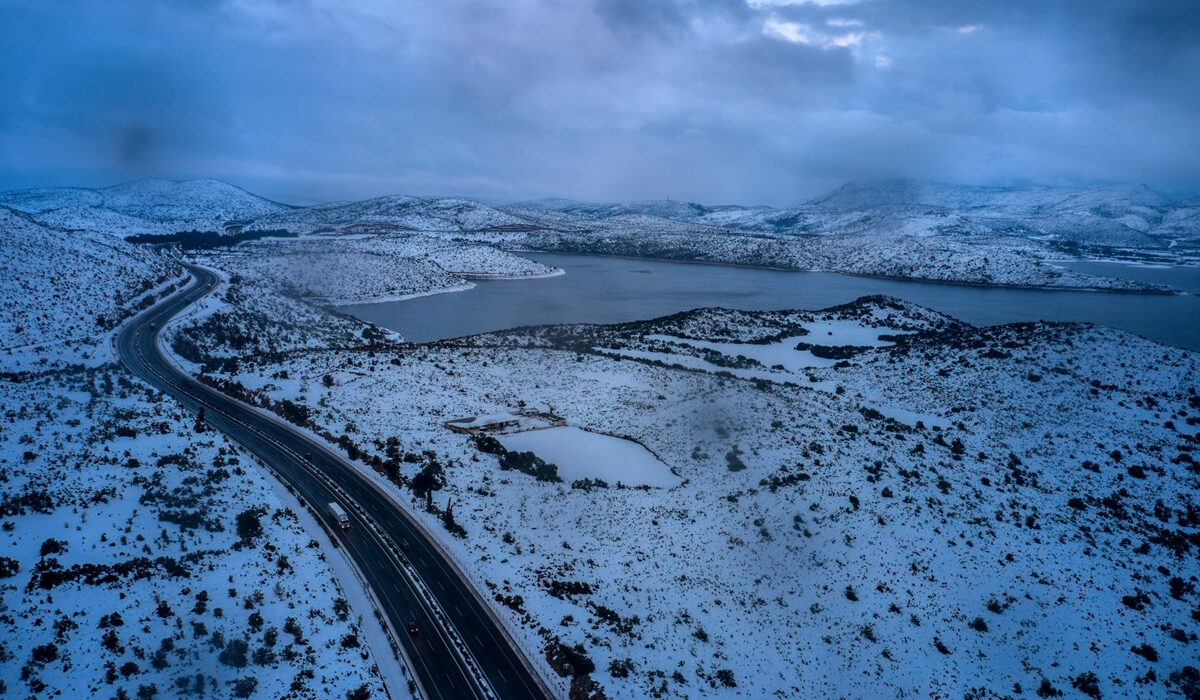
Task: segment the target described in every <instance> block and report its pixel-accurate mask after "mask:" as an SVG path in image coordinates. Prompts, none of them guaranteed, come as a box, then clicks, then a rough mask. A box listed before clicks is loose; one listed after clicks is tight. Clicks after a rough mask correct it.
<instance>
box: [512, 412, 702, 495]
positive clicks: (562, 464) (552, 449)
mask: <svg viewBox="0 0 1200 700" xmlns="http://www.w3.org/2000/svg"><path fill="white" fill-rule="evenodd" d="M498 439H499V440H500V442H501V444H503V445H504V447H505V448H507V449H508V450H510V451H512V452H533V453H534V454H536V455H537V456H538V457H540V458H542V459H543V460H545V461H546V462H549V463H551V464H554V465H556V466H558V475H559V476H560V477H561V478H562V479H563V480H564V481H566V482H568V483H570V482H573V481H577V480H579V479H601V480H603V481H606V482H608V483H610V484H613V485H616V484H624V485H626V486H642V485H645V486H658V487H663V488H667V487H671V486H675V485H677V484H678V483H679V478H678V477H676V476H675V475H674V474H672V473H671V469H670V468H669V467H668V466H667V465H665V464H663V463H662V462H661V461H659V459H658V458H657V457H655V456H654V455H653V454H652V453H651V452H650V451H649V450H647V449H646V448H645V447H643V446H641V445H639V444H637V443H636V442H633V441H631V440H624V439H622V438H619V437H614V436H612V435H602V434H600V433H593V432H591V431H588V430H582V429H580V428H577V427H575V426H573V425H564V426H559V427H556V428H545V429H542V430H527V431H525V432H521V433H510V434H507V435H501V436H499V438H498Z"/></svg>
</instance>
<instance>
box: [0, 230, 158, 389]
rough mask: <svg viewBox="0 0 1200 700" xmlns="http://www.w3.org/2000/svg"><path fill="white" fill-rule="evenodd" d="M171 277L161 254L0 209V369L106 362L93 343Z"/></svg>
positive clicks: (101, 348) (103, 351)
mask: <svg viewBox="0 0 1200 700" xmlns="http://www.w3.org/2000/svg"><path fill="white" fill-rule="evenodd" d="M179 272H180V270H179V268H178V267H177V266H176V264H175V261H174V260H173V259H171V258H170V257H169V256H167V255H165V254H163V253H161V252H158V251H154V250H150V249H147V248H143V247H140V246H135V245H132V244H130V243H126V242H125V241H123V240H121V239H119V238H117V237H114V236H109V235H107V234H103V233H95V232H91V231H76V232H64V231H59V230H55V229H51V228H48V227H46V226H43V225H42V224H39V223H37V222H36V221H33V220H32V219H31V218H30V216H29V215H27V214H23V213H21V212H18V211H15V210H13V209H9V208H7V207H0V306H3V308H4V313H3V314H0V366H3V367H4V368H5V369H15V368H17V367H22V368H33V367H34V366H37V365H43V366H44V365H53V364H56V363H61V362H71V363H75V362H85V361H86V362H88V363H89V364H94V363H96V362H101V361H105V360H107V359H110V358H109V356H108V354H107V348H106V347H105V346H104V345H103V343H100V344H99V345H97V339H98V338H100V337H102V336H104V335H106V334H107V333H109V332H110V331H111V330H112V329H113V328H115V327H116V325H117V324H118V322H119V321H120V320H121V319H123V318H124V317H126V316H128V315H129V314H131V313H132V312H133V311H134V309H135V308H136V307H137V305H138V302H141V301H143V300H144V299H145V295H146V293H147V292H149V291H150V290H152V289H154V288H156V287H158V286H160V285H161V284H163V283H165V282H167V281H168V280H170V279H171V278H172V277H174V276H176V275H178V274H179Z"/></svg>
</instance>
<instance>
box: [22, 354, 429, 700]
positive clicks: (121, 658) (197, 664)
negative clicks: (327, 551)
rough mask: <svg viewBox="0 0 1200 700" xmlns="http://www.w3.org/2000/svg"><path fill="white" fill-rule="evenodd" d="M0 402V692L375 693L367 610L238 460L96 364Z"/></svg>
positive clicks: (221, 442) (25, 385)
mask: <svg viewBox="0 0 1200 700" xmlns="http://www.w3.org/2000/svg"><path fill="white" fill-rule="evenodd" d="M0 404H2V405H3V406H4V411H5V414H6V423H5V425H4V429H3V430H0V474H3V481H4V485H3V489H0V522H2V524H3V525H2V528H3V532H2V533H0V543H2V545H0V552H2V556H0V610H2V612H3V614H2V615H0V688H3V689H4V690H6V691H7V692H8V693H12V694H13V695H14V696H20V697H27V696H28V697H54V696H57V697H68V698H83V697H112V696H118V697H126V696H127V697H138V696H140V697H149V696H152V695H155V694H157V696H158V697H181V696H185V695H189V694H199V695H203V696H211V697H279V696H282V695H284V694H286V693H291V695H290V696H291V697H297V698H344V697H347V696H348V695H349V694H354V695H353V696H354V697H355V698H367V697H384V689H383V686H382V683H381V681H380V678H379V675H378V673H377V672H376V669H375V661H374V659H373V658H372V657H371V655H370V653H369V652H368V648H367V639H366V637H365V636H364V630H363V626H362V621H361V615H371V614H372V613H371V611H370V610H353V609H351V608H350V606H349V604H348V603H347V598H348V597H349V598H353V596H347V594H346V592H345V591H343V590H342V589H341V588H339V586H338V585H337V584H336V583H335V582H334V578H333V572H332V570H331V568H330V564H329V563H328V562H326V561H325V557H324V555H323V554H322V550H321V549H320V548H319V547H318V546H317V543H316V542H315V541H313V539H312V537H311V536H310V534H309V533H307V532H306V531H305V530H304V529H303V528H302V527H301V525H300V522H299V520H298V519H297V514H296V513H295V512H293V511H292V510H290V508H289V507H288V506H286V505H285V504H284V503H283V502H282V501H281V500H280V497H279V495H278V493H277V488H278V487H277V486H276V485H275V484H273V483H272V479H273V477H271V476H270V475H269V474H268V473H267V472H266V470H265V469H264V468H263V467H261V466H259V465H258V464H256V463H255V462H254V461H253V459H252V458H250V457H248V456H247V455H246V454H245V453H243V452H242V451H241V450H240V449H238V448H236V447H234V446H233V445H231V444H230V443H229V442H228V441H227V440H225V439H224V438H223V437H222V436H221V435H220V434H217V433H214V432H213V431H212V429H211V428H209V429H207V430H205V431H203V432H198V431H197V430H196V425H195V419H194V418H193V417H192V416H190V415H188V414H186V413H185V412H183V411H182V409H180V408H179V407H178V406H177V405H176V404H175V403H174V402H173V401H171V400H169V399H165V398H164V397H163V396H162V395H160V394H158V393H157V392H155V391H153V390H151V389H149V388H148V387H146V386H145V385H143V384H141V383H140V382H137V381H134V380H131V379H130V377H129V376H128V375H127V374H125V373H124V372H123V371H121V370H117V369H114V368H111V367H105V368H101V369H96V370H81V371H75V372H69V373H59V374H52V375H43V376H30V377H27V378H26V379H24V380H23V381H21V382H19V383H16V382H8V381H5V382H0ZM372 624H373V621H372ZM289 689H290V690H289ZM405 691H406V689H405V688H404V687H403V686H401V687H400V688H399V689H398V691H397V692H401V693H403V692H405Z"/></svg>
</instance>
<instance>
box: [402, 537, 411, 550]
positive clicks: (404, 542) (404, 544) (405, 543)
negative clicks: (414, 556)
mask: <svg viewBox="0 0 1200 700" xmlns="http://www.w3.org/2000/svg"><path fill="white" fill-rule="evenodd" d="M410 549H412V543H410V542H409V541H408V540H406V539H403V538H401V539H400V551H401V552H407V551H408V550H410Z"/></svg>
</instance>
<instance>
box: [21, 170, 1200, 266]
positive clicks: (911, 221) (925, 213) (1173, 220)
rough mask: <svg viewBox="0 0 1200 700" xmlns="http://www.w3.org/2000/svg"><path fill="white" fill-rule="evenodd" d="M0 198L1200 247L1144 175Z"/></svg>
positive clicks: (153, 189) (313, 220)
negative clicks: (614, 197) (287, 200)
mask: <svg viewBox="0 0 1200 700" xmlns="http://www.w3.org/2000/svg"><path fill="white" fill-rule="evenodd" d="M0 205H3V206H6V207H9V208H12V209H15V210H18V211H21V212H24V213H27V214H29V215H30V216H32V217H33V218H34V219H36V220H37V221H39V222H41V223H44V224H47V225H50V226H54V227H56V228H65V229H72V228H87V229H89V230H91V229H97V228H98V229H101V230H104V231H106V232H109V233H115V234H118V235H124V236H127V235H132V234H136V233H161V232H174V231H176V230H180V229H181V228H185V227H186V228H198V229H209V230H217V231H220V230H223V229H225V228H228V227H232V226H237V227H253V228H260V229H286V230H289V231H293V232H297V233H301V234H306V233H355V232H371V231H377V232H381V231H387V230H413V231H425V232H439V233H471V234H479V233H486V232H520V231H534V230H556V231H597V230H606V229H621V230H629V229H645V230H647V231H652V232H663V231H673V232H686V231H696V232H704V233H718V232H722V231H725V232H737V233H747V232H748V233H762V234H768V235H783V236H788V235H863V234H871V235H939V234H940V235H946V234H957V235H964V236H980V235H983V236H988V235H992V236H995V235H1004V236H1020V237H1027V238H1040V239H1047V240H1057V241H1066V242H1071V243H1076V244H1082V245H1098V246H1112V247H1125V248H1136V249H1150V250H1155V249H1159V250H1161V249H1170V248H1173V247H1180V246H1182V247H1184V248H1186V249H1195V248H1197V247H1200V199H1198V198H1191V199H1177V198H1172V197H1169V196H1167V195H1164V194H1162V193H1159V192H1156V191H1154V190H1152V189H1150V188H1148V187H1146V186H1144V185H1117V186H1105V187H1043V186H1023V187H975V186H965V185H947V184H939V183H933V182H922V181H913V180H884V181H873V182H852V183H848V184H846V185H843V186H842V187H839V188H837V189H836V190H833V191H832V192H829V193H827V194H824V195H821V196H820V197H817V198H815V199H812V200H811V201H808V202H806V203H803V204H799V205H796V206H792V207H783V208H772V207H765V206H734V205H727V206H708V205H703V204H696V203H693V202H681V201H674V200H651V201H640V202H613V203H590V202H578V201H573V200H567V199H538V200H531V201H525V202H518V203H514V204H510V205H503V206H493V205H488V204H484V203H482V202H479V201H475V200H471V199H465V198H432V199H427V198H420V197H407V196H399V195H390V196H385V197H376V198H373V199H366V200H363V201H359V202H337V203H331V204H321V205H316V206H305V207H300V206H291V205H287V204H281V203H279V202H273V201H271V200H268V199H265V198H263V197H260V196H258V195H255V194H252V193H250V192H247V191H246V190H243V189H241V188H239V187H235V186H233V185H230V184H227V183H224V182H220V181H218V180H188V181H183V182H175V181H170V180H160V179H146V180H136V181H133V182H127V183H123V184H120V185H115V186H113V187H106V188H101V189H85V188H77V187H57V188H38V189H29V190H16V191H11V192H5V193H0Z"/></svg>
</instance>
